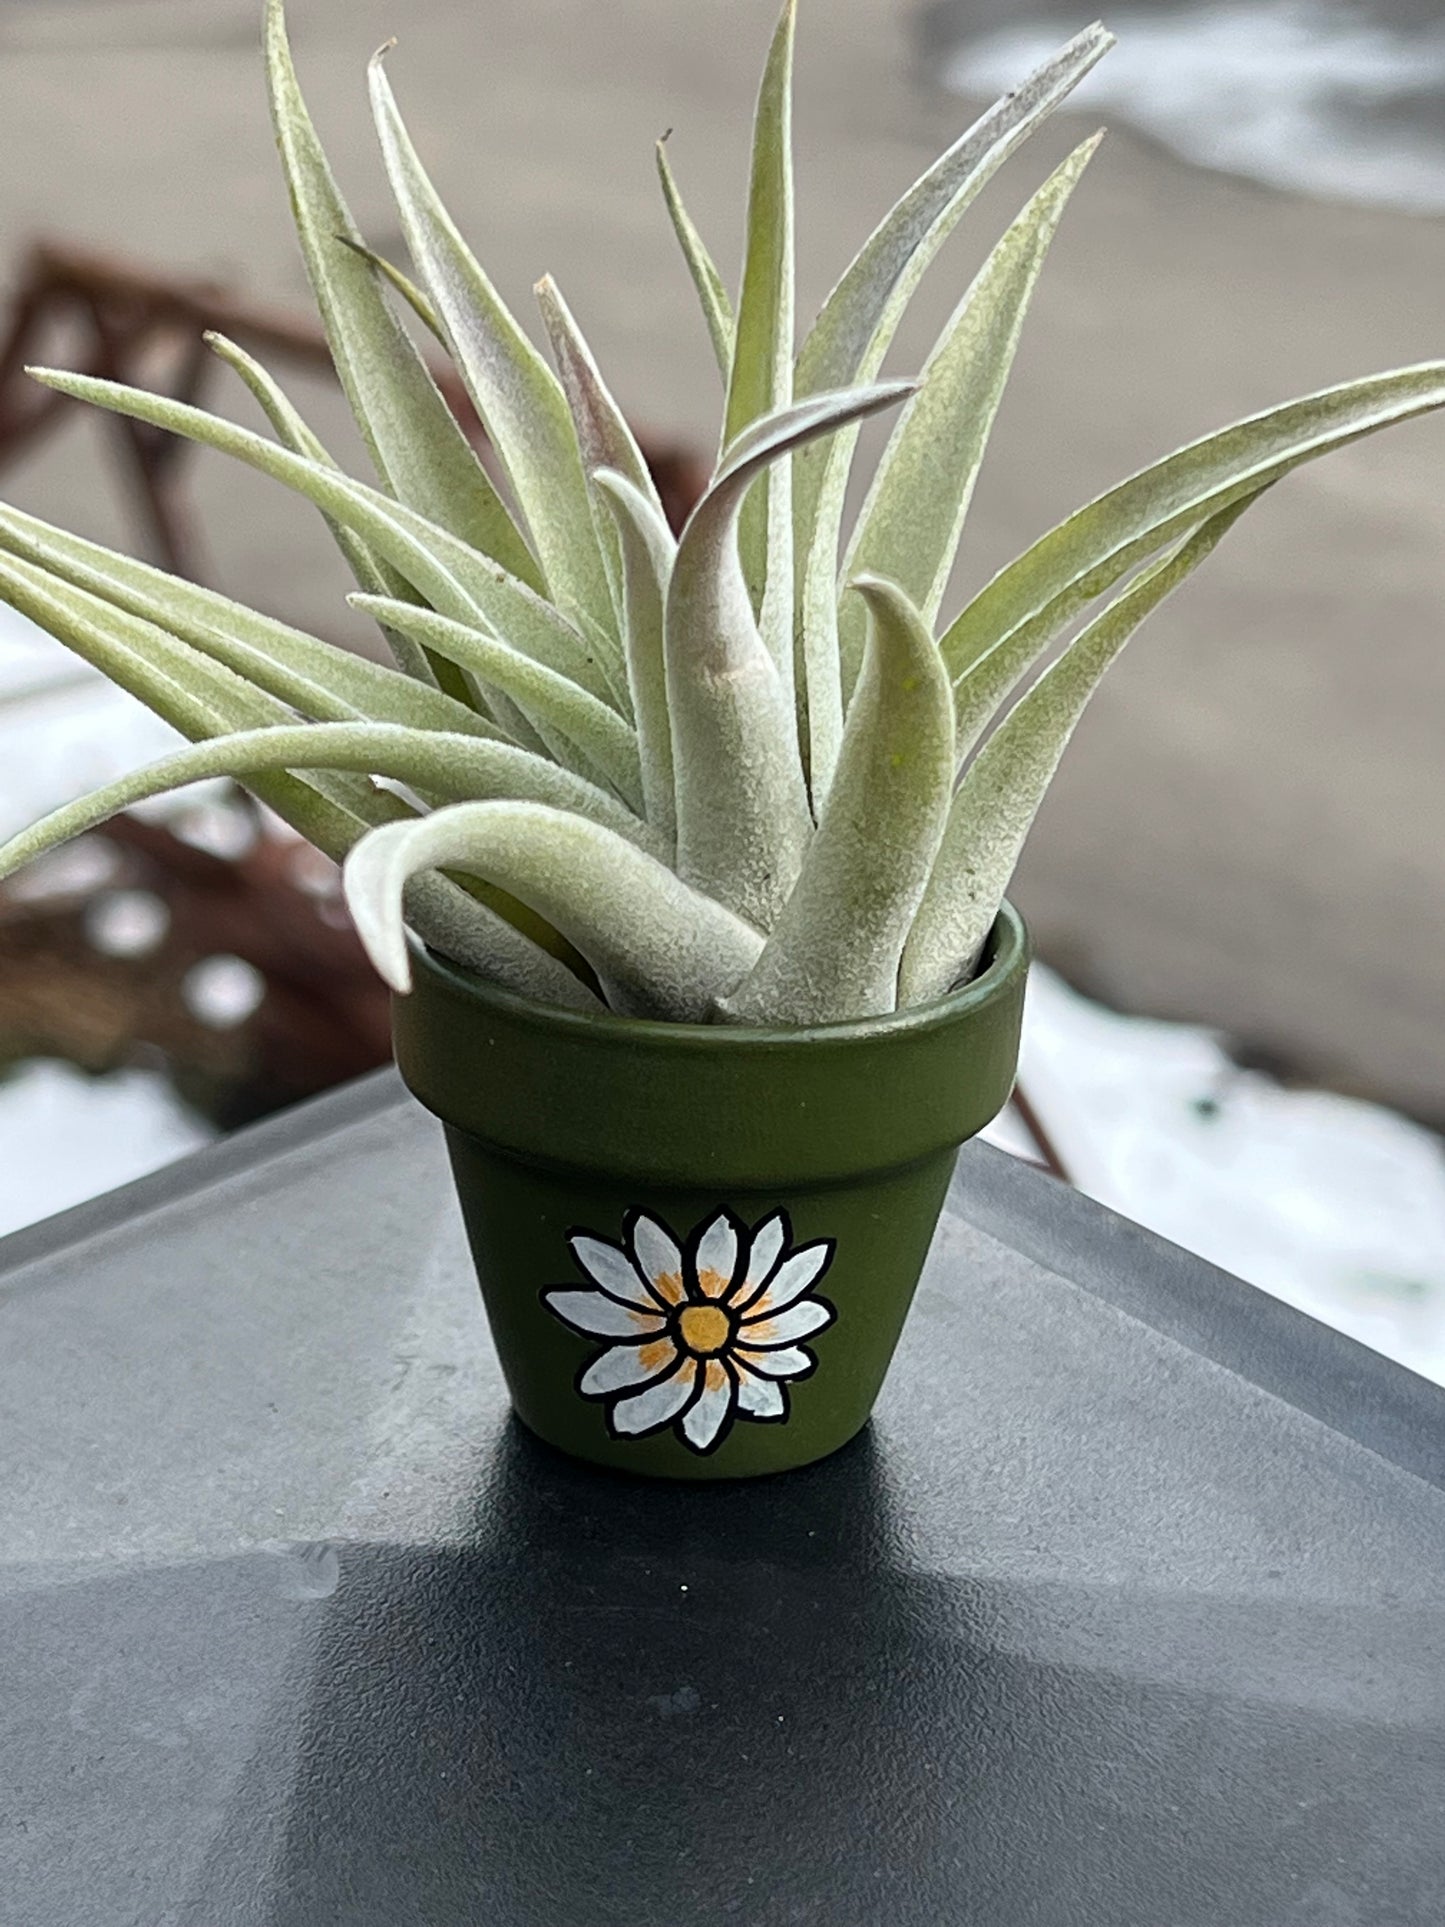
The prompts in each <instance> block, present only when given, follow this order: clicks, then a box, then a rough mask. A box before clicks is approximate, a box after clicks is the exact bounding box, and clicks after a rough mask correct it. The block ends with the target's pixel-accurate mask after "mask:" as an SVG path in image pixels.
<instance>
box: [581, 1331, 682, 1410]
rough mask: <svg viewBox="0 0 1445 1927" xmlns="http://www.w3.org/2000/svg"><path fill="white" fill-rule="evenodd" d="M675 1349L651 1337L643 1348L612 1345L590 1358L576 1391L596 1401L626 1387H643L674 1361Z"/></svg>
mask: <svg viewBox="0 0 1445 1927" xmlns="http://www.w3.org/2000/svg"><path fill="white" fill-rule="evenodd" d="M676 1358H677V1347H676V1345H674V1344H673V1342H672V1340H671V1339H670V1338H654V1339H653V1340H652V1342H651V1343H650V1344H646V1345H614V1346H613V1347H612V1348H611V1350H610V1351H605V1352H603V1353H601V1354H600V1356H599V1357H597V1358H594V1359H593V1361H592V1363H591V1364H590V1365H589V1366H588V1367H587V1369H586V1371H585V1372H584V1373H583V1374H582V1376H581V1378H579V1379H578V1381H577V1389H578V1391H579V1392H581V1393H582V1394H583V1396H584V1397H586V1398H599V1397H601V1396H602V1395H603V1394H604V1393H607V1392H622V1391H625V1390H626V1389H627V1387H628V1386H629V1385H645V1384H646V1383H647V1381H648V1379H650V1378H656V1377H657V1375H658V1373H659V1372H665V1371H667V1370H668V1368H669V1367H670V1366H671V1365H672V1364H673V1363H674V1362H675V1361H676Z"/></svg>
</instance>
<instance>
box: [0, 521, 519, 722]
mask: <svg viewBox="0 0 1445 1927" xmlns="http://www.w3.org/2000/svg"><path fill="white" fill-rule="evenodd" d="M0 549H4V550H8V551H9V552H10V553H11V554H14V555H17V556H20V557H23V558H24V559H25V560H27V561H30V562H33V563H35V564H36V565H37V566H39V567H40V568H42V569H44V570H46V571H48V572H49V573H50V574H52V575H54V576H56V577H58V578H59V579H60V580H61V581H62V582H68V583H69V584H70V585H71V586H72V587H73V588H77V589H84V590H86V591H87V592H88V593H90V594H91V595H95V596H99V597H100V598H102V599H103V600H104V601H106V602H110V603H113V604H114V605H115V607H116V608H118V609H122V610H125V611H126V612H128V613H129V614H131V615H133V616H139V617H140V618H141V619H142V620H143V621H146V622H151V623H154V624H156V625H157V626H158V627H159V628H161V629H163V630H166V631H167V632H168V633H169V634H171V635H173V636H175V637H176V638H177V639H178V640H180V641H182V642H185V643H189V644H190V646H191V647H192V648H193V649H196V650H199V651H200V653H201V654H202V655H204V656H210V657H211V658H212V659H213V660H215V661H217V662H221V663H224V664H225V666H226V667H227V668H228V669H231V670H234V671H235V673H236V674H237V675H239V676H241V677H242V678H244V680H245V681H247V682H249V683H251V684H252V685H253V686H254V687H256V688H258V689H263V690H266V691H267V692H268V693H269V694H271V695H272V696H275V697H277V698H279V700H280V701H282V702H284V703H286V704H288V705H289V706H290V707H291V708H292V709H294V710H295V711H296V712H297V713H298V714H300V715H302V716H307V717H310V718H311V719H312V720H314V721H318V722H347V721H353V720H365V721H369V722H380V723H399V724H403V725H405V726H407V727H408V728H412V729H439V730H449V731H461V732H463V733H468V734H471V735H477V736H488V737H493V738H496V737H498V736H499V735H500V732H499V731H498V730H497V729H496V728H495V726H494V725H493V724H491V723H488V722H486V721H484V720H483V718H482V717H480V716H478V715H477V714H476V713H475V712H474V711H473V710H471V709H468V708H466V707H465V706H464V705H463V704H461V703H458V702H454V701H453V700H452V699H451V697H449V696H445V695H443V694H442V692H441V691H440V690H438V689H435V688H432V687H429V686H427V685H425V684H422V683H420V682H417V681H415V680H413V679H412V678H411V677H409V676H404V675H401V674H399V673H398V672H397V671H396V670H395V669H388V668H385V667H384V666H383V665H382V664H381V663H375V662H369V661H368V660H367V659H366V658H365V657H364V656H357V655H353V654H352V652H351V651H350V650H349V649H340V648H338V647H337V646H336V644H335V643H330V642H323V641H321V640H320V639H319V638H318V637H316V636H309V635H307V634H305V633H304V631H302V630H299V629H293V628H291V627H289V626H288V625H287V624H286V623H284V622H277V621H276V620H274V619H273V618H272V617H270V616H263V615H260V614H258V613H257V612H256V611H255V610H253V609H248V608H246V607H245V606H244V604H242V603H239V602H233V601H232V600H231V599H230V598H229V597H228V596H223V595H220V594H219V593H217V591H215V590H214V589H207V588H203V587H202V586H201V585H200V584H199V583H195V582H187V581H185V580H183V579H182V578H181V577H179V576H172V575H167V574H166V573H165V571H164V570H162V569H157V568H153V567H152V566H151V565H150V564H149V563H146V562H137V561H136V560H135V559H134V558H133V557H131V556H127V555H121V554H119V553H118V552H117V551H115V550H113V549H107V548H104V547H103V546H102V545H101V544H100V543H97V542H87V541H85V540H84V539H83V538H82V537H80V536H78V535H70V534H68V533H67V532H66V531H64V530H62V529H56V528H52V527H51V526H50V525H49V524H48V523H45V522H42V521H40V520H39V519H38V518H37V517H35V516H32V515H25V514H22V513H21V511H20V510H19V509H13V508H9V507H7V506H5V505H3V504H0Z"/></svg>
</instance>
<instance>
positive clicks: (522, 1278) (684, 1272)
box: [393, 905, 1028, 1479]
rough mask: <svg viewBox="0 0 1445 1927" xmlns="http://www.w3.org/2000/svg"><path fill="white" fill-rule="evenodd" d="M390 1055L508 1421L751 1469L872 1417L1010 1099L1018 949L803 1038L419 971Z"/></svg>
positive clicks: (1002, 928) (580, 1452) (1021, 949)
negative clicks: (958, 983) (426, 1120)
mask: <svg viewBox="0 0 1445 1927" xmlns="http://www.w3.org/2000/svg"><path fill="white" fill-rule="evenodd" d="M416 963H417V971H416V988H415V990H414V991H413V992H412V994H411V995H410V996H409V997H405V998H398V999H397V1000H396V1002H395V1005H394V1007H393V1025H394V1033H395V1041H396V1058H397V1063H398V1064H399V1065H400V1067H401V1072H402V1075H403V1077H404V1078H405V1079H406V1081H407V1083H408V1084H409V1085H410V1087H411V1089H412V1091H413V1092H414V1093H415V1094H416V1096H417V1097H418V1098H420V1100H421V1102H422V1103H423V1104H425V1105H426V1107H427V1108H428V1110H431V1111H434V1112H435V1113H436V1115H437V1116H438V1117H439V1118H441V1120H442V1121H443V1123H444V1124H445V1126H446V1136H447V1144H448V1147H449V1149H450V1152H451V1160H452V1170H453V1172H454V1174H455V1177H456V1184H457V1191H458V1194H459V1196H460V1199H461V1205H462V1211H463V1214H464V1216H465V1219H466V1225H467V1232H468V1235H469V1237H470V1239H471V1246H472V1252H473V1255H474V1257H475V1259H476V1265H477V1272H478V1275H479V1277H480V1279H481V1285H482V1295H483V1297H484V1299H485V1301H486V1307H487V1314H488V1317H489V1318H490V1320H491V1326H492V1332H493V1335H494V1337H495V1339H496V1344H497V1350H498V1353H499V1354H500V1357H501V1361H502V1367H503V1369H504V1371H505V1373H506V1376H507V1383H508V1386H509V1388H510V1390H511V1394H512V1400H513V1403H514V1405H515V1407H516V1410H517V1413H518V1416H519V1417H520V1418H521V1419H522V1421H523V1423H524V1424H526V1425H528V1426H529V1427H530V1428H531V1429H532V1431H534V1432H536V1433H539V1434H540V1435H541V1437H543V1438H544V1439H547V1440H548V1441H550V1443H551V1444H553V1445H556V1446H559V1447H561V1449H562V1450H563V1451H564V1452H570V1453H572V1454H573V1455H574V1456H575V1457H577V1458H581V1459H590V1460H593V1461H594V1462H596V1463H598V1464H601V1465H608V1466H615V1467H618V1468H620V1469H623V1470H626V1471H630V1472H642V1473H648V1474H651V1475H653V1476H655V1477H659V1478H677V1479H700V1478H749V1477H752V1476H754V1475H756V1474H759V1473H763V1472H780V1471H784V1470H786V1469H787V1468H789V1467H792V1466H798V1465H806V1464H808V1463H809V1462H810V1461H811V1460H813V1459H819V1458H822V1457H823V1456H824V1455H825V1454H826V1453H829V1452H833V1451H836V1450H837V1448H838V1447H839V1446H840V1445H843V1444H845V1443H846V1442H847V1440H849V1439H850V1438H852V1436H853V1435H854V1433H855V1432H857V1431H858V1430H859V1429H860V1428H861V1427H862V1426H863V1425H864V1424H865V1423H866V1422H867V1419H868V1415H869V1413H870V1412H871V1411H872V1409H873V1403H874V1400H875V1399H876V1398H877V1396H878V1392H879V1389H880V1387H881V1386H882V1384H883V1378H884V1374H885V1373H886V1372H887V1370H888V1363H889V1360H890V1359H891V1358H892V1355H893V1350H894V1347H895V1345H896V1344H897V1342H898V1336H899V1333H900V1332H901V1330H902V1328H903V1321H904V1318H905V1317H906V1315H907V1312H908V1306H909V1302H910V1300H911V1299H912V1297H913V1292H914V1288H915V1286H916V1285H917V1283H918V1275H919V1272H920V1271H921V1270H922V1267H923V1260H924V1258H925V1256H926V1255H927V1251H928V1246H929V1242H930V1240H931V1239H932V1237H933V1232H934V1228H935V1226H936V1224H937V1222H938V1214H939V1211H940V1209H941V1208H942V1204H943V1197H944V1193H945V1191H946V1190H947V1188H948V1181H949V1177H950V1175H951V1174H952V1170H953V1164H954V1158H955V1155H956V1153H957V1149H958V1146H959V1145H960V1144H961V1143H962V1142H963V1141H964V1139H965V1138H968V1137H971V1136H972V1135H973V1134H974V1133H975V1132H976V1131H979V1130H981V1129H982V1128H983V1126H984V1125H985V1124H987V1123H988V1122H989V1120H990V1119H991V1118H992V1117H993V1116H994V1115H995V1114H996V1113H997V1112H998V1111H999V1109H1000V1108H1001V1107H1002V1106H1003V1104H1004V1103H1005V1102H1006V1101H1007V1098H1008V1094H1009V1090H1010V1088H1011V1086H1012V1083H1013V1077H1014V1070H1015V1067H1016V1063H1017V1055H1018V1038H1019V1023H1020V1018H1021V1015H1022V1010H1023V993H1024V978H1025V975H1026V973H1027V969H1028V937H1027V934H1026V932H1025V930H1024V926H1023V924H1022V922H1021V921H1020V919H1019V917H1018V915H1017V913H1016V912H1015V911H1014V910H1012V909H1011V908H1010V907H1009V906H1007V905H1005V907H1004V910H1003V913H1002V915H1001V916H1000V918H999V921H998V923H997V925H996V926H995V929H994V934H993V938H992V940H991V947H990V952H989V955H988V958H987V960H986V966H985V968H984V970H983V971H982V973H981V974H980V975H979V976H977V977H976V978H975V979H974V981H973V982H972V983H970V984H969V985H967V986H966V987H965V988H964V989H962V990H958V991H955V992H954V993H953V994H952V995H951V996H948V997H945V998H943V999H941V1000H940V1001H939V1002H938V1003H935V1004H930V1005H927V1006H925V1007H923V1008H921V1009H915V1010H907V1011H901V1012H899V1013H897V1014H895V1015H893V1016H889V1017H879V1018H871V1019H868V1020H866V1021H864V1022H860V1023H851V1024H838V1025H830V1026H827V1027H825V1028H819V1029H811V1030H787V1031H783V1030H777V1031H766V1030H751V1029H741V1028H729V1027H725V1026H721V1025H719V1026H708V1025H692V1024H660V1023H644V1022H640V1021H638V1020H635V1019H632V1018H625V1017H613V1016H610V1015H597V1016H589V1015H586V1014H579V1013H577V1012H573V1011H566V1010H559V1009H553V1008H548V1007H544V1006H542V1005H540V1004H534V1003H530V1002H528V1001H527V1000H526V999H524V998H521V997H517V996H514V995H512V994H510V993H508V992H506V991H502V990H497V989H494V988H492V987H491V986H490V985H487V984H485V983H483V982H481V981H480V980H479V979H478V978H476V977H474V976H472V975H471V974H470V973H469V972H467V971H465V970H462V969H459V968H457V967H456V966H454V965H451V964H447V963H445V962H442V961H440V960H439V959H437V958H435V957H432V956H430V955H424V956H418V958H417V960H416Z"/></svg>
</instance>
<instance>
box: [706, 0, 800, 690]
mask: <svg viewBox="0 0 1445 1927" xmlns="http://www.w3.org/2000/svg"><path fill="white" fill-rule="evenodd" d="M796 11H797V0H784V4H783V11H782V15H781V17H780V19H779V21H778V26H777V31H776V32H775V33H774V35H773V43H772V46H771V47H770V48H769V50H768V59H767V65H766V66H765V67H764V69H763V79H762V85H761V87H760V88H759V90H758V105H757V114H756V118H755V120H754V124H753V153H752V176H751V180H750V182H749V186H748V213H747V238H746V245H745V247H744V252H743V277H742V292H741V294H740V295H739V297H738V316H737V331H736V336H735V339H734V343H733V356H732V368H731V371H730V374H729V378H728V392H727V406H726V410H725V412H724V417H723V437H722V451H723V454H722V458H723V459H726V456H727V453H728V451H729V450H730V449H731V448H732V446H733V444H734V443H735V442H736V441H737V439H738V437H739V435H741V434H742V433H743V431H744V430H745V429H747V428H750V427H751V426H752V424H753V423H754V422H756V421H760V420H761V419H762V418H763V417H764V416H765V415H771V414H773V413H774V412H775V411H776V410H777V409H779V408H784V407H786V406H787V404H788V403H789V402H790V401H791V400H792V398H793V386H792V384H793V307H794V271H793V107H792V95H793V38H794V23H795V17H796ZM770 503H771V504H772V506H771V507H770ZM780 505H781V508H785V509H786V510H787V522H786V526H785V525H784V522H783V520H782V517H781V514H780ZM791 545H792V496H791V493H790V492H789V489H788V465H787V464H786V463H784V464H782V465H780V466H779V467H777V468H775V469H774V470H773V472H772V474H771V475H769V476H767V477H765V478H764V480H763V481H762V482H761V483H760V485H759V487H758V488H757V489H756V490H755V491H754V493H753V495H752V497H751V499H750V500H749V501H748V502H747V503H745V504H744V507H743V512H742V517H741V520H740V522H739V525H738V548H739V553H740V555H741V558H742V566H743V575H744V577H745V579H746V581H747V585H748V593H749V595H750V597H751V599H752V605H753V608H754V609H755V610H757V611H759V613H760V616H761V619H762V635H763V640H764V642H765V643H766V644H767V646H768V649H769V652H770V653H771V655H772V658H773V661H774V664H775V665H776V667H777V671H778V674H779V676H780V677H781V679H782V682H783V687H784V688H785V689H786V690H787V692H788V695H789V699H790V700H791V696H792V688H793V617H792V568H793V563H792V546H791ZM785 570H786V576H784V573H783V572H784V571H785ZM765 586H766V587H767V588H768V589H769V590H770V591H771V593H770V597H769V598H768V601H767V604H766V606H765V597H764V590H765Z"/></svg>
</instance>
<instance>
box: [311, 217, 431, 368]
mask: <svg viewBox="0 0 1445 1927" xmlns="http://www.w3.org/2000/svg"><path fill="white" fill-rule="evenodd" d="M336 238H337V240H338V241H340V243H341V245H342V246H343V247H346V248H350V249H351V251H352V253H353V254H359V255H360V256H361V258H362V260H363V261H365V263H366V264H367V266H368V267H369V268H371V269H372V270H373V271H374V272H375V273H377V274H379V275H380V276H381V278H382V280H383V281H385V282H386V283H387V284H388V286H390V287H393V288H395V289H396V291H397V293H398V294H399V295H400V296H401V298H402V300H403V301H404V302H405V303H406V305H407V306H408V307H409V308H410V309H411V311H412V313H413V314H414V315H415V316H416V318H417V320H418V321H419V322H420V323H421V324H422V326H423V327H424V328H425V329H426V330H427V332H428V334H430V335H433V336H434V337H435V338H436V340H437V341H439V342H440V343H441V345H442V347H443V348H445V347H446V345H447V338H446V332H445V330H444V329H443V327H442V324H441V316H440V315H439V314H438V313H437V311H436V309H435V308H434V307H433V306H432V304H431V302H430V301H428V300H427V298H426V296H425V295H424V294H423V293H422V291H421V289H420V288H419V287H418V286H417V285H416V283H415V281H413V280H412V278H411V276H410V275H409V274H404V273H403V272H402V270H401V269H400V268H399V267H398V266H397V265H396V263H395V262H394V261H388V260H387V258H386V256H385V255H384V254H378V253H377V251H376V249H375V248H369V247H368V246H367V245H366V243H365V242H364V241H353V240H350V239H349V238H348V237H347V236H346V235H344V234H338V235H337V237H336Z"/></svg>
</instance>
